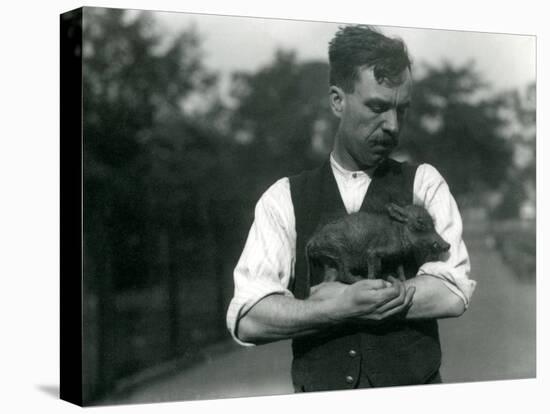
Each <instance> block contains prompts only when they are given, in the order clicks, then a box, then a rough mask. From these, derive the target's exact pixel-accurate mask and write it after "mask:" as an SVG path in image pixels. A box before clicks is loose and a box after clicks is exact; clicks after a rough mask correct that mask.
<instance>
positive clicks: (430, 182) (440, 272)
mask: <svg viewBox="0 0 550 414" xmlns="http://www.w3.org/2000/svg"><path fill="white" fill-rule="evenodd" d="M414 203H415V204H418V205H423V206H424V207H425V208H426V209H427V210H428V212H429V213H430V214H431V216H432V217H433V219H434V224H435V229H436V231H437V232H438V233H439V234H440V235H441V237H443V239H444V240H445V241H447V243H449V244H450V245H451V247H450V249H449V251H448V253H446V255H445V256H444V257H443V258H442V260H441V261H437V262H428V263H425V264H424V265H422V266H421V267H420V269H419V271H418V273H417V275H428V276H433V277H437V278H439V279H441V280H443V282H444V283H445V285H446V286H447V287H448V288H449V289H450V290H451V291H452V292H453V293H455V294H456V295H458V296H459V297H460V298H461V299H462V300H463V301H464V306H465V308H466V309H467V308H468V306H469V304H470V300H471V297H472V294H473V292H474V290H475V287H476V282H475V281H474V280H472V279H470V258H469V256H468V251H467V249H466V245H465V244H464V240H463V239H462V218H461V217H460V212H459V210H458V207H457V204H456V201H455V199H454V198H453V196H452V194H451V192H450V190H449V186H448V185H447V183H446V182H445V180H444V178H443V177H442V176H441V174H440V173H439V172H438V171H437V170H436V169H435V168H434V167H433V166H431V165H429V164H422V165H420V166H419V167H418V169H417V172H416V176H415V183H414Z"/></svg>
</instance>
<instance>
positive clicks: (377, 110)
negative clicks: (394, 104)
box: [367, 105, 388, 114]
mask: <svg viewBox="0 0 550 414" xmlns="http://www.w3.org/2000/svg"><path fill="white" fill-rule="evenodd" d="M367 106H368V108H369V109H370V110H371V111H372V112H375V113H377V114H381V113H382V112H386V111H387V110H388V108H386V107H385V106H381V105H367Z"/></svg>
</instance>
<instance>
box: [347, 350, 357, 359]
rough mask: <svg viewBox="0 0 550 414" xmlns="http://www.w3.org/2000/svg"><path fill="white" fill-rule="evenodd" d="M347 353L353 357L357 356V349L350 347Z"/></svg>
mask: <svg viewBox="0 0 550 414" xmlns="http://www.w3.org/2000/svg"><path fill="white" fill-rule="evenodd" d="M348 355H349V356H350V357H352V358H353V357H355V356H357V351H356V350H355V349H350V350H349V352H348Z"/></svg>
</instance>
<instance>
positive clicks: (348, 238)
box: [306, 203, 450, 283]
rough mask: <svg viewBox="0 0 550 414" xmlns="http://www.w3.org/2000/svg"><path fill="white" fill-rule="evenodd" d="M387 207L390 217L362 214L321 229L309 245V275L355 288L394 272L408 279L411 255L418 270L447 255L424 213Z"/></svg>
mask: <svg viewBox="0 0 550 414" xmlns="http://www.w3.org/2000/svg"><path fill="white" fill-rule="evenodd" d="M386 208H387V212H388V214H371V213H364V212H358V213H353V214H349V215H347V216H345V217H344V218H341V219H338V220H335V221H332V222H330V223H328V224H326V225H324V226H323V227H321V228H320V229H319V230H318V231H317V232H315V234H314V235H313V236H312V237H311V238H310V240H309V241H308V243H307V245H306V255H307V259H308V264H309V272H311V271H312V269H313V268H316V269H318V268H322V269H323V271H324V281H339V282H343V283H354V282H356V281H358V280H360V279H363V278H364V277H365V275H367V277H368V278H369V279H375V278H380V277H382V275H381V270H382V268H393V269H396V271H397V273H398V274H397V275H396V276H399V277H400V278H402V279H404V277H405V276H404V271H403V265H402V263H403V261H404V259H405V257H407V256H409V255H411V254H412V255H413V256H414V258H415V260H416V263H417V264H418V265H419V266H420V265H422V264H423V263H425V262H429V261H435V260H438V259H439V258H440V255H441V254H442V253H444V252H446V251H447V250H449V247H450V245H449V243H447V242H446V241H445V240H443V239H442V238H441V236H440V235H439V234H437V232H436V231H435V228H434V223H433V220H432V217H431V216H430V214H429V213H428V212H427V211H426V209H425V208H423V207H420V206H415V205H412V204H411V205H408V206H405V207H400V206H398V205H397V204H394V203H390V204H388V205H387V206H386Z"/></svg>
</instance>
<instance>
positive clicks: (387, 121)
mask: <svg viewBox="0 0 550 414" xmlns="http://www.w3.org/2000/svg"><path fill="white" fill-rule="evenodd" d="M382 129H383V130H384V131H385V132H387V133H389V134H390V135H392V136H395V135H397V133H398V132H399V121H398V120H397V111H396V110H395V109H389V110H387V111H386V112H385V113H384V123H383V124H382Z"/></svg>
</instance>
